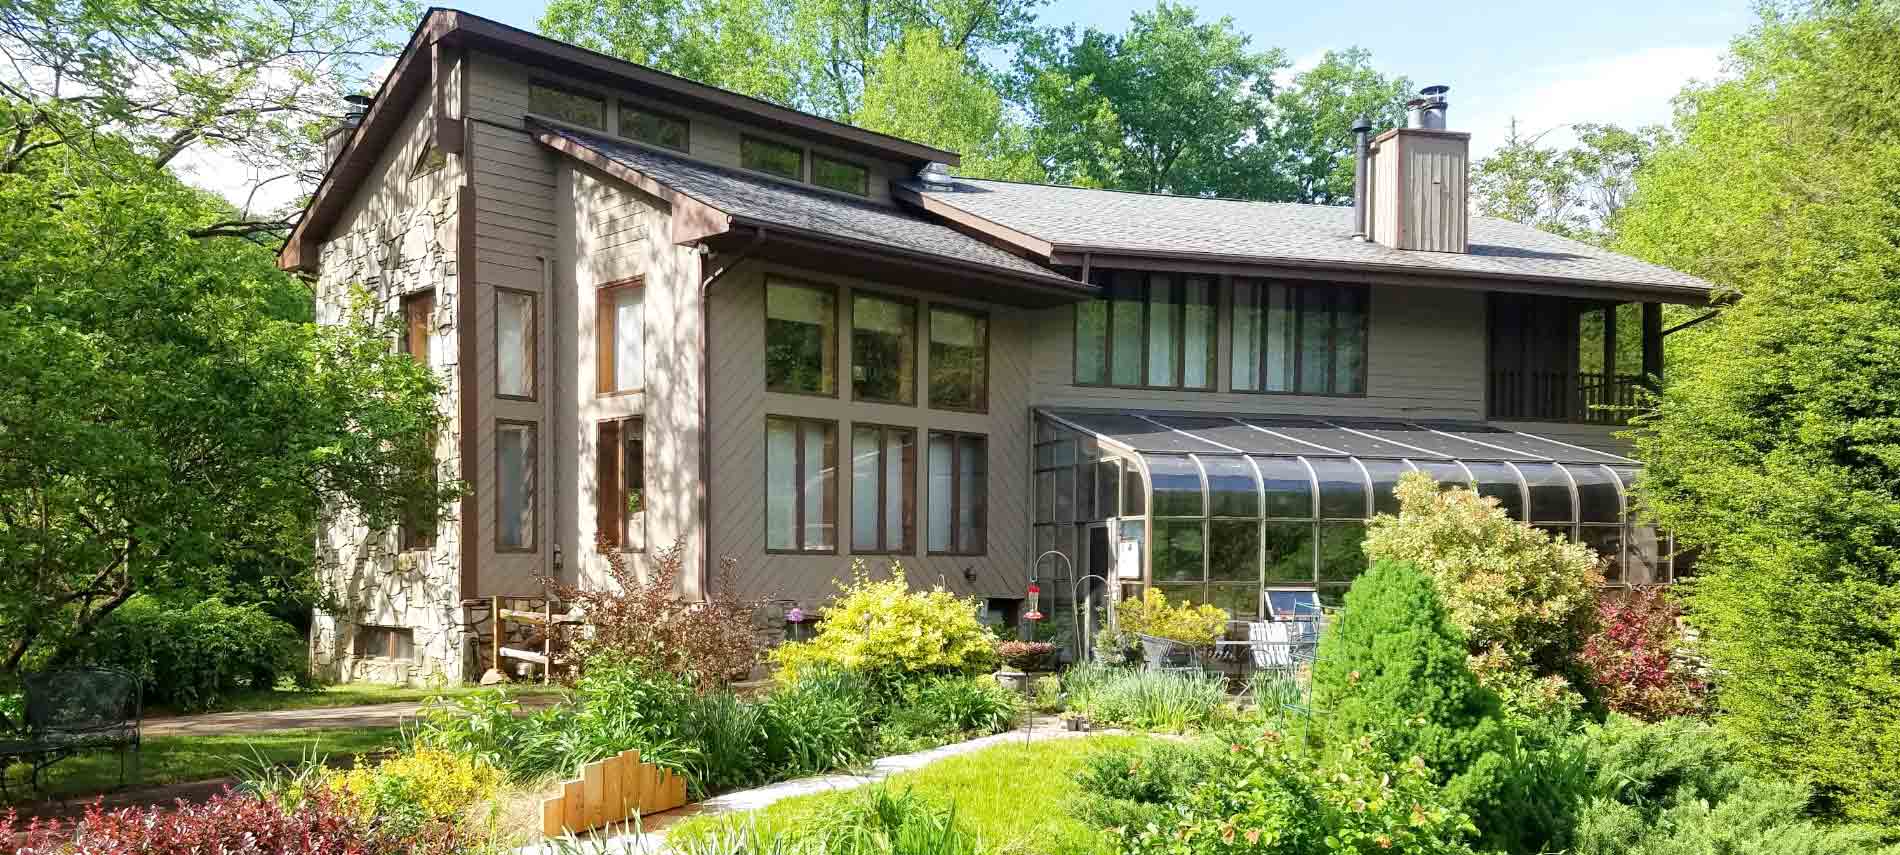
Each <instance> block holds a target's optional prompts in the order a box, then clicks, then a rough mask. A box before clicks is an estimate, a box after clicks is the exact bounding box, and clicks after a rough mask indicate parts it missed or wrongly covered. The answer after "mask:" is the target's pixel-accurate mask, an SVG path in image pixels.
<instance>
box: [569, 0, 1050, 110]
mask: <svg viewBox="0 0 1900 855" xmlns="http://www.w3.org/2000/svg"><path fill="white" fill-rule="evenodd" d="M1039 3H1040V0H607V2H604V3H601V2H594V0H553V2H551V3H549V4H548V8H547V11H546V12H545V13H543V14H542V17H541V30H542V32H545V33H547V34H548V35H550V36H553V37H555V38H558V39H564V40H568V41H574V42H578V43H580V44H583V45H586V46H588V47H592V48H595V49H597V50H601V51H605V52H607V53H611V54H614V55H616V56H620V57H623V58H625V59H629V60H632V61H634V62H638V63H642V64H644V65H650V66H653V67H654V68H658V69H660V70H661V71H667V72H671V73H674V74H678V75H681V76H683V77H689V78H692V79H694V80H699V81H702V82H705V83H709V84H712V85H714V86H721V87H725V88H728V89H733V90H736V91H739V92H744V93H746V94H748V95H753V96H756V97H760V98H765V99H768V100H771V101H775V102H777V103H780V104H784V105H786V106H790V107H795V108H797V109H800V110H806V111H809V112H813V113H817V114H818V115H821V116H826V117H828V118H833V119H838V120H841V121H852V120H853V117H855V116H856V115H857V113H858V108H859V106H860V104H861V103H862V99H863V97H864V93H865V87H866V85H867V82H868V81H869V80H870V79H871V78H873V77H875V76H877V73H878V71H879V69H880V68H881V67H882V63H883V61H884V60H886V59H888V58H890V57H892V56H902V55H903V50H904V43H905V41H906V38H907V34H910V33H913V32H915V31H919V30H923V31H929V32H932V33H934V34H935V35H936V37H937V42H938V44H940V45H944V46H946V47H948V48H949V49H950V50H952V51H955V52H957V53H959V54H961V55H962V56H963V57H964V58H965V60H966V62H967V63H969V64H970V65H972V66H976V65H978V64H979V63H980V62H981V58H982V56H983V54H984V52H985V51H989V50H991V49H993V48H999V47H1009V46H1011V45H1014V44H1016V43H1017V42H1019V41H1020V40H1021V39H1022V37H1023V36H1024V35H1025V34H1026V33H1027V32H1028V30H1029V27H1030V25H1031V23H1032V22H1033V21H1034V12H1035V7H1036V6H1037V5H1039ZM892 48H897V49H898V53H897V54H892V53H891V52H890V51H891V49H892Z"/></svg>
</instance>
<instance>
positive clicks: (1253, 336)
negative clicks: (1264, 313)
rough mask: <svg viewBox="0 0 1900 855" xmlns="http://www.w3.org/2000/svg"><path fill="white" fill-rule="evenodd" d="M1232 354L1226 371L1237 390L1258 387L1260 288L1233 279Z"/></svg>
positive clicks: (1250, 282) (1245, 280) (1251, 282)
mask: <svg viewBox="0 0 1900 855" xmlns="http://www.w3.org/2000/svg"><path fill="white" fill-rule="evenodd" d="M1233 287H1234V306H1233V312H1234V319H1233V324H1232V325H1233V339H1234V352H1233V356H1232V357H1231V358H1230V360H1229V364H1228V369H1229V371H1231V372H1232V374H1233V376H1232V377H1231V378H1230V379H1229V382H1230V383H1231V384H1232V387H1233V388H1234V389H1235V390H1236V391H1253V390H1255V389H1259V388H1260V332H1261V330H1262V319H1261V317H1260V286H1259V285H1258V284H1256V283H1254V282H1253V281H1251V280H1247V279H1236V280H1234V286H1233Z"/></svg>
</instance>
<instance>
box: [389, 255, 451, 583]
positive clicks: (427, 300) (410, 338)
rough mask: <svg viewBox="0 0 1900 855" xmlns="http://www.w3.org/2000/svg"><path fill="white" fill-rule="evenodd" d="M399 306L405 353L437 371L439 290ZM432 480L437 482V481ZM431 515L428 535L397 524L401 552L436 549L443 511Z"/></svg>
mask: <svg viewBox="0 0 1900 855" xmlns="http://www.w3.org/2000/svg"><path fill="white" fill-rule="evenodd" d="M398 305H399V306H400V307H401V311H402V341H401V343H400V345H401V350H402V352H403V353H404V354H407V355H408V356H409V358H411V359H414V360H415V361H416V362H418V363H420V364H421V365H422V367H423V368H424V369H425V370H428V371H431V372H433V371H434V370H435V367H434V366H433V365H432V364H431V362H430V360H431V357H432V356H433V353H432V351H433V350H434V348H432V347H430V337H431V336H433V335H434V330H432V329H430V328H429V327H430V320H431V318H432V316H434V314H435V289H433V288H429V289H426V290H420V291H411V292H409V293H407V294H404V295H402V298H401V299H400V301H399V303H398ZM417 306H421V307H422V309H421V310H420V311H419V312H418V311H417V310H416V309H415V307H417ZM418 321H420V322H421V326H420V327H418V325H417V323H418ZM418 351H420V352H418ZM435 439H436V438H435V437H433V436H432V437H431V438H430V442H429V471H430V474H431V475H434V474H435V471H436V460H435V452H436V442H435ZM430 480H431V482H433V481H434V478H431V479H430ZM430 515H431V516H432V517H434V518H435V519H433V520H432V521H431V522H430V523H429V525H428V526H427V527H426V528H427V531H426V532H425V531H418V528H420V527H419V526H418V525H416V524H415V523H414V522H411V521H406V520H405V521H401V522H398V523H397V524H396V551H397V552H426V551H429V550H432V549H435V539H436V535H437V534H439V533H440V528H441V519H440V517H441V513H440V510H439V509H436V508H433V507H432V508H431V509H430Z"/></svg>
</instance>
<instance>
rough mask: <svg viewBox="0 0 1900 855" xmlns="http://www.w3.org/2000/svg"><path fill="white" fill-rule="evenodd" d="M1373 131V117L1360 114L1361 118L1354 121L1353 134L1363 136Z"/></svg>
mask: <svg viewBox="0 0 1900 855" xmlns="http://www.w3.org/2000/svg"><path fill="white" fill-rule="evenodd" d="M1371 130H1372V117H1371V116H1367V115H1366V114H1364V113H1360V114H1359V117H1358V118H1356V119H1353V120H1352V132H1353V133H1355V134H1363V133H1367V132H1369V131H1371Z"/></svg>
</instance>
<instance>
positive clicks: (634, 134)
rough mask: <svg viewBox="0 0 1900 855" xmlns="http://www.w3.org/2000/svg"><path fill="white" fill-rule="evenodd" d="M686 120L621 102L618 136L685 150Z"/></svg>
mask: <svg viewBox="0 0 1900 855" xmlns="http://www.w3.org/2000/svg"><path fill="white" fill-rule="evenodd" d="M686 132H687V125H686V120H685V119H681V118H677V117H674V116H669V115H667V114H665V113H655V112H653V111H652V110H645V109H641V108H639V107H635V106H633V105H632V104H628V103H625V102H622V103H621V104H620V135H621V136H623V137H628V138H631V139H636V140H639V141H641V142H643V143H652V144H654V145H658V146H665V147H667V148H670V149H677V150H679V151H685V150H686V139H687V134H686Z"/></svg>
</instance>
